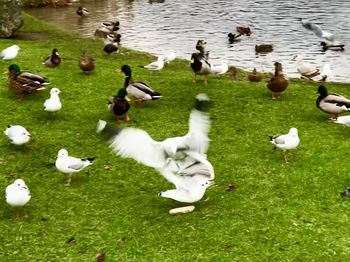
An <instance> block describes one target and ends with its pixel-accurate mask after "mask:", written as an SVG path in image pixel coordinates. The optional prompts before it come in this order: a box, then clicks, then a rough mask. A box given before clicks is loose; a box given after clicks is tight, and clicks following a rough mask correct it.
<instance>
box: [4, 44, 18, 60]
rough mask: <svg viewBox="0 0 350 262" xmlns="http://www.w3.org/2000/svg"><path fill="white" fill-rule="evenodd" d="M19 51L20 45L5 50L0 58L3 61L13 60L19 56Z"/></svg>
mask: <svg viewBox="0 0 350 262" xmlns="http://www.w3.org/2000/svg"><path fill="white" fill-rule="evenodd" d="M18 51H19V46H18V45H12V46H10V47H8V48H6V49H4V50H2V51H1V53H0V58H1V59H2V60H11V59H14V58H16V56H17V55H18Z"/></svg>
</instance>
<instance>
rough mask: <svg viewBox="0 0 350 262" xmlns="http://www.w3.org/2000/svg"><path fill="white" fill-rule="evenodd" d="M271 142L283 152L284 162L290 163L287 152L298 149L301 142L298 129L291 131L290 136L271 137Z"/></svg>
mask: <svg viewBox="0 0 350 262" xmlns="http://www.w3.org/2000/svg"><path fill="white" fill-rule="evenodd" d="M270 142H271V143H272V144H274V145H275V146H276V148H278V149H281V150H283V152H284V154H283V155H284V160H285V161H286V163H288V158H287V150H291V149H296V148H297V147H298V145H299V142H300V139H299V136H298V129H296V128H294V127H292V128H291V129H289V133H288V134H285V135H275V136H270Z"/></svg>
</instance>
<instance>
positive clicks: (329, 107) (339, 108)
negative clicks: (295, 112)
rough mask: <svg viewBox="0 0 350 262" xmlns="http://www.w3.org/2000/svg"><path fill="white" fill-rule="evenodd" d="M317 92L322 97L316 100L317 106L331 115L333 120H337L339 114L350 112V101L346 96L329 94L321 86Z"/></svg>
mask: <svg viewBox="0 0 350 262" xmlns="http://www.w3.org/2000/svg"><path fill="white" fill-rule="evenodd" d="M317 91H318V93H319V94H320V95H319V96H318V98H317V100H316V106H317V107H318V108H319V109H321V110H322V111H323V112H325V113H329V114H331V117H330V119H331V120H336V119H337V117H338V115H339V114H341V113H343V112H346V111H349V110H350V99H348V98H346V97H345V96H342V95H339V94H335V93H332V94H328V91H327V88H326V87H325V86H323V85H320V86H319V87H318V90H317Z"/></svg>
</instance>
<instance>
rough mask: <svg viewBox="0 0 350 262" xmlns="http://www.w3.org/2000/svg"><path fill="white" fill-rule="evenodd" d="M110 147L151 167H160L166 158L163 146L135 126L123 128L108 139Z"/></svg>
mask: <svg viewBox="0 0 350 262" xmlns="http://www.w3.org/2000/svg"><path fill="white" fill-rule="evenodd" d="M110 147H111V148H112V150H113V152H115V153H116V154H118V155H120V156H122V157H130V158H133V159H134V160H136V161H137V162H140V163H142V164H144V165H146V166H150V167H153V168H162V167H163V166H164V164H165V162H166V159H167V155H166V153H165V151H164V148H163V146H162V145H161V144H160V143H159V142H157V141H154V140H153V139H152V138H151V137H150V136H149V135H148V134H147V132H145V131H143V130H141V129H137V128H123V129H122V130H121V131H120V132H119V133H118V134H117V135H116V136H114V137H113V138H112V139H111V140H110Z"/></svg>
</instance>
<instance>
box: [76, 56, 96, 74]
mask: <svg viewBox="0 0 350 262" xmlns="http://www.w3.org/2000/svg"><path fill="white" fill-rule="evenodd" d="M79 67H80V69H81V70H83V72H84V73H91V72H92V71H93V70H94V69H95V60H94V59H93V58H92V57H91V56H89V55H88V54H87V53H86V51H83V53H82V54H81V56H80V60H79Z"/></svg>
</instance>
